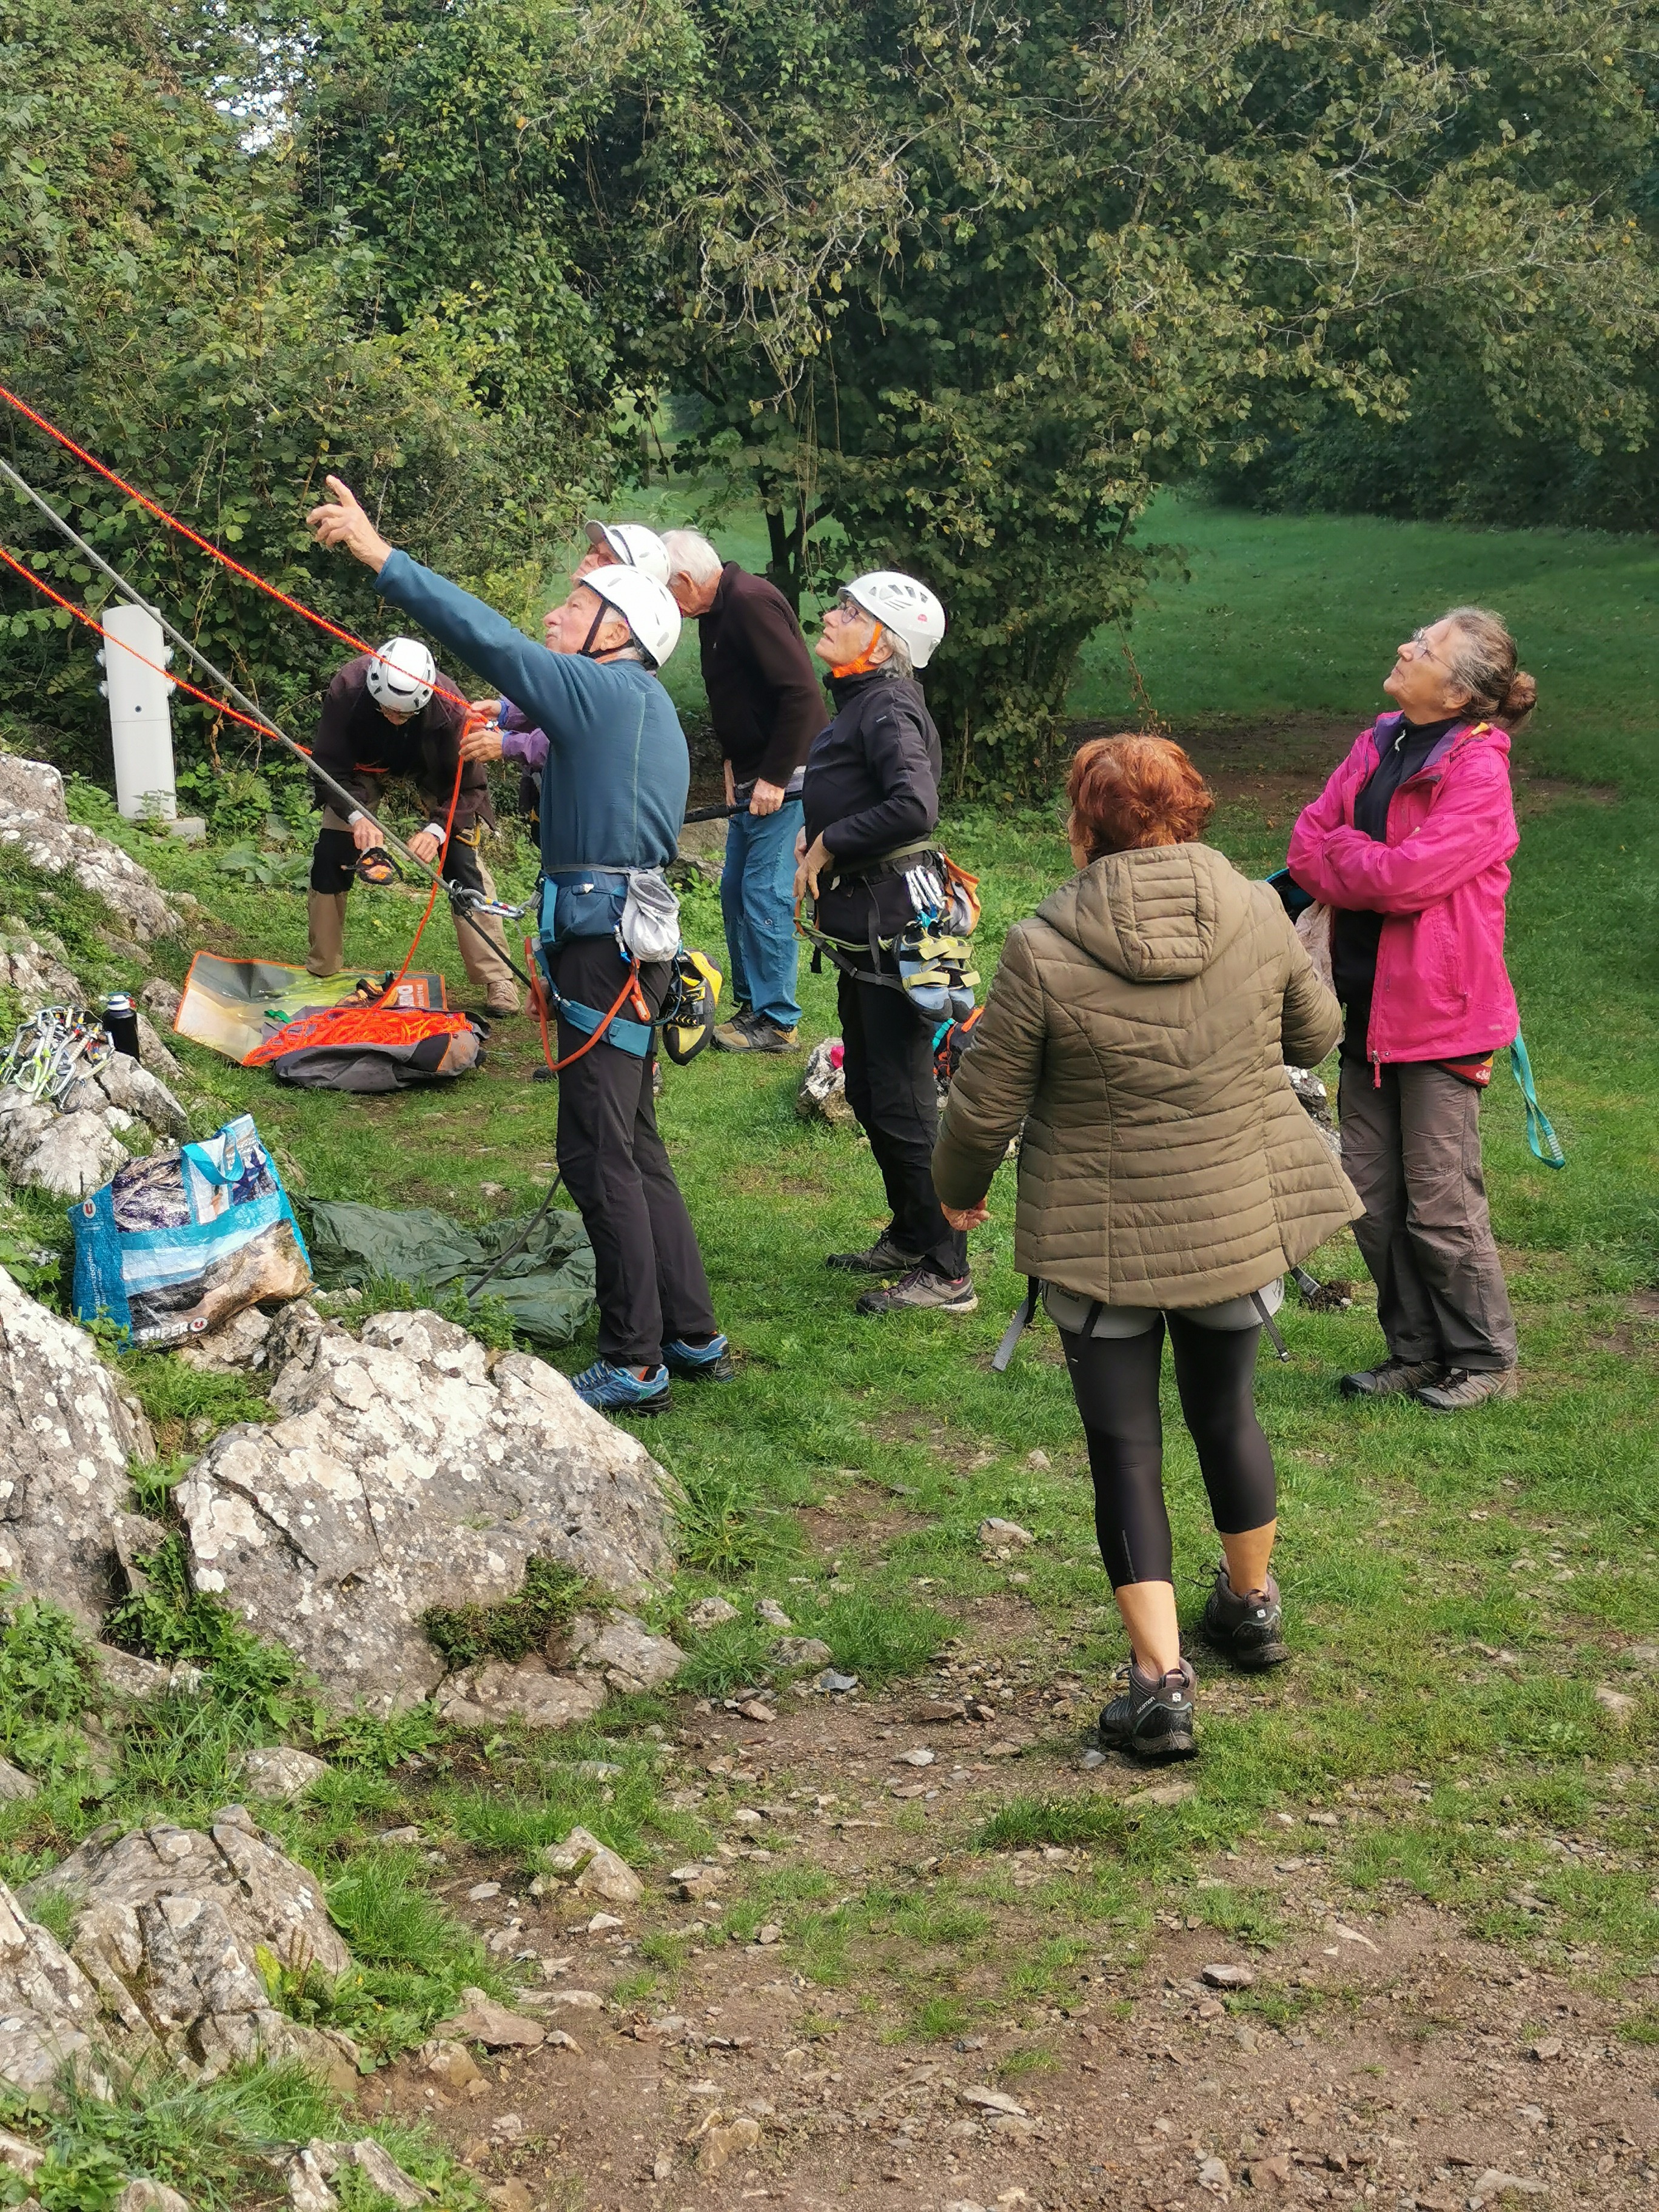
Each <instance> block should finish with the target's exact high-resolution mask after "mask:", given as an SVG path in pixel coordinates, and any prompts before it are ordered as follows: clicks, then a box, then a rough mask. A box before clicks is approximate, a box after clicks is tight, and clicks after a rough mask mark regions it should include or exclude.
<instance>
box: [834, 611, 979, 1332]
mask: <svg viewBox="0 0 1659 2212" xmlns="http://www.w3.org/2000/svg"><path fill="white" fill-rule="evenodd" d="M944 635H945V610H944V608H943V607H942V606H941V605H939V601H938V599H935V597H934V596H933V592H930V591H929V590H928V589H927V586H926V585H925V584H920V583H918V582H916V580H915V578H914V577H910V576H902V575H899V574H896V573H895V572H893V571H892V570H890V569H883V570H878V571H875V572H874V573H872V574H869V575H865V576H859V577H856V578H855V579H854V581H853V582H852V583H850V584H848V586H846V588H845V589H844V590H843V591H842V592H841V593H840V595H839V597H838V599H837V600H836V605H834V606H833V607H831V608H830V609H829V611H828V612H827V613H826V614H825V616H824V617H823V635H821V636H820V637H819V639H818V641H817V645H816V647H814V650H815V651H816V653H817V655H818V658H819V659H821V660H823V661H826V662H827V663H828V664H829V689H830V692H831V695H832V696H833V698H834V700H835V703H836V719H835V720H834V721H833V722H831V724H830V725H829V728H828V729H827V730H825V731H824V732H823V734H822V735H821V736H820V737H818V738H815V739H814V740H813V744H812V749H811V752H810V753H809V754H808V755H807V757H806V777H805V783H804V785H803V787H802V789H801V805H802V809H803V811H804V814H805V826H804V828H803V829H802V831H801V839H800V865H799V869H798V871H797V872H796V877H795V896H796V897H797V898H804V897H806V896H811V899H812V901H813V906H814V919H815V921H816V924H817V929H818V930H819V932H820V933H822V934H823V936H824V937H826V938H828V939H831V940H833V945H832V948H831V957H832V958H833V959H834V960H835V962H836V967H837V968H838V969H840V970H841V978H840V987H839V992H838V1005H839V1011H840V1015H841V1028H842V1042H843V1044H844V1046H845V1048H846V1060H845V1065H844V1071H843V1072H844V1073H845V1076H846V1082H847V1100H848V1104H849V1105H850V1106H851V1107H852V1109H853V1111H854V1114H855V1115H857V1116H858V1120H859V1124H860V1127H861V1128H862V1129H863V1130H864V1132H865V1133H866V1136H867V1137H868V1138H869V1139H870V1149H871V1151H872V1152H873V1153H874V1155H875V1158H876V1164H877V1165H878V1167H879V1168H880V1170H881V1173H882V1180H883V1182H884V1183H885V1185H886V1188H887V1203H888V1205H889V1206H890V1208H891V1211H892V1219H891V1221H890V1224H889V1225H888V1227H887V1228H886V1229H885V1230H884V1231H883V1232H882V1234H881V1235H880V1236H879V1237H877V1239H876V1241H875V1243H873V1244H872V1245H871V1246H870V1247H869V1249H867V1250H866V1251H862V1252H835V1253H831V1254H830V1255H829V1261H828V1262H827V1264H828V1265H829V1267H842V1268H847V1269H849V1270H851V1271H852V1272H854V1273H860V1274H868V1275H883V1276H890V1277H896V1278H897V1279H896V1281H891V1282H890V1283H888V1284H886V1285H884V1287H883V1288H881V1289H878V1290H871V1291H866V1293H865V1295H864V1296H863V1297H861V1298H860V1300H859V1302H858V1310H859V1311H860V1313H863V1314H886V1313H892V1312H895V1311H897V1310H901V1309H903V1308H908V1307H928V1308H934V1309H937V1310H941V1311H944V1312H946V1313H972V1312H973V1310H974V1309H975V1305H976V1304H978V1301H977V1299H976V1298H975V1296H974V1285H973V1279H972V1277H971V1276H970V1275H969V1272H968V1240H967V1238H966V1237H964V1236H963V1235H962V1234H960V1233H959V1232H958V1231H955V1230H953V1229H951V1227H950V1225H948V1223H947V1222H946V1221H945V1216H944V1215H943V1214H942V1213H941V1212H939V1199H938V1197H937V1195H936V1194H935V1193H934V1189H933V1167H932V1159H933V1139H934V1137H935V1135H936V1133H937V1130H938V1124H939V1100H938V1092H937V1090H936V1088H935V1085H934V1080H933V1023H932V1022H931V1021H930V1020H929V1019H928V1018H927V1016H926V1015H925V1014H923V1013H922V1012H921V1010H920V1009H919V1008H917V1007H916V1006H915V1005H913V1003H912V1001H911V1000H910V998H909V995H908V993H907V992H906V991H905V990H904V989H903V988H902V985H901V984H900V981H899V971H898V962H897V960H896V957H895V955H894V952H893V950H892V939H895V938H896V937H897V936H898V935H900V934H901V933H902V931H903V930H904V929H905V928H907V927H908V925H909V923H910V921H912V920H913V918H914V912H915V909H914V907H913V903H912V900H911V896H910V893H909V890H908V887H907V884H906V881H905V878H906V876H907V875H908V874H909V873H910V872H914V871H915V870H916V869H918V868H924V867H927V866H932V867H933V868H934V869H935V870H937V869H938V866H939V855H938V850H937V848H936V846H935V844H934V842H933V830H934V829H935V827H936V826H937V824H938V822H939V769H940V756H939V732H938V731H937V730H936V729H935V728H934V726H933V717H932V716H931V715H930V714H928V712H927V701H926V700H925V699H924V697H923V696H922V690H921V684H918V683H917V681H916V671H917V670H918V669H921V668H924V667H926V665H927V661H928V659H929V658H930V656H931V655H932V653H933V648H934V647H935V646H937V645H938V643H939V640H940V639H941V638H942V637H943V636H944ZM883 940H886V941H885V942H884V941H883ZM878 975H879V976H881V977H883V978H884V979H886V980H884V981H875V980H873V979H874V978H875V977H876V976H878Z"/></svg>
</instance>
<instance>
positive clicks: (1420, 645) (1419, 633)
mask: <svg viewBox="0 0 1659 2212" xmlns="http://www.w3.org/2000/svg"><path fill="white" fill-rule="evenodd" d="M1408 642H1409V643H1410V644H1411V645H1413V647H1415V648H1416V650H1417V652H1418V653H1420V654H1421V656H1422V658H1423V659H1425V660H1432V661H1433V662H1435V664H1436V665H1437V666H1438V667H1441V668H1443V667H1444V666H1445V665H1446V664H1445V662H1444V661H1443V660H1442V659H1441V658H1440V655H1439V654H1438V653H1437V652H1436V651H1435V649H1434V647H1432V646H1431V644H1430V643H1429V633H1428V632H1427V630H1425V629H1414V630H1413V632H1412V634H1411V637H1410V639H1409V641H1408Z"/></svg>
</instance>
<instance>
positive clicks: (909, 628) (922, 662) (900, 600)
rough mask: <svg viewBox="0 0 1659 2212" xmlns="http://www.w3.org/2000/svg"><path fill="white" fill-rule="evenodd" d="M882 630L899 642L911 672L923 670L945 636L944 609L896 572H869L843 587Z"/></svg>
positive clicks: (923, 587)
mask: <svg viewBox="0 0 1659 2212" xmlns="http://www.w3.org/2000/svg"><path fill="white" fill-rule="evenodd" d="M842 589H843V590H844V591H845V592H846V593H847V596H848V599H856V600H857V602H858V604H859V605H860V606H861V607H862V608H863V609H864V611H865V612H866V614H867V615H873V616H874V617H875V618H876V620H877V621H878V623H880V624H881V625H882V627H883V629H890V630H891V631H892V633H893V635H894V636H895V637H896V638H899V639H902V641H903V643H904V646H905V647H906V649H907V651H908V653H909V655H910V665H911V666H912V667H913V668H926V667H927V664H928V662H929V661H930V660H931V659H933V649H934V647H936V646H937V645H938V643H939V640H940V639H941V638H942V637H943V636H944V635H945V609H944V608H943V607H942V606H941V605H940V604H939V600H938V599H937V598H936V597H935V596H934V594H933V592H930V591H929V590H928V588H927V585H926V584H919V583H918V582H917V581H916V580H915V577H914V576H902V575H901V574H899V572H898V570H897V569H896V568H872V570H871V571H870V573H869V574H868V575H867V576H854V579H853V580H852V582H851V583H850V584H845V585H843V586H842Z"/></svg>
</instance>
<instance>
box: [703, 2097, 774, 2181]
mask: <svg viewBox="0 0 1659 2212" xmlns="http://www.w3.org/2000/svg"><path fill="white" fill-rule="evenodd" d="M760 2134H761V2131H760V2122H759V2121H758V2120H757V2119H754V2118H750V2115H749V2114H748V2113H747V2112H740V2113H739V2114H738V2117H737V2118H736V2119H735V2120H732V2121H729V2122H728V2123H727V2124H726V2126H725V2127H723V2128H722V2127H714V2128H710V2129H709V2130H708V2134H707V2135H706V2136H704V2137H703V2139H702V2142H701V2143H699V2144H698V2146H697V2164H698V2166H699V2167H700V2168H701V2169H702V2172H704V2173H718V2172H720V2168H721V2167H722V2166H725V2165H726V2164H727V2163H728V2161H729V2160H731V2159H732V2158H734V2157H735V2156H736V2155H737V2154H738V2152H739V2151H745V2150H753V2148H755V2145H756V2144H757V2142H759V2141H760Z"/></svg>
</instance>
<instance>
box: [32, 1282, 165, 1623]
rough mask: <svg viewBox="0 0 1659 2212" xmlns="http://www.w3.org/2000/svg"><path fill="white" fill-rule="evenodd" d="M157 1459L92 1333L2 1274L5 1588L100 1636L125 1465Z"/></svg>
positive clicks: (116, 1582)
mask: <svg viewBox="0 0 1659 2212" xmlns="http://www.w3.org/2000/svg"><path fill="white" fill-rule="evenodd" d="M134 1456H136V1457H137V1458H140V1459H150V1458H153V1457H154V1456H155V1440H154V1438H153V1437H152V1436H151V1434H150V1430H149V1422H148V1421H146V1420H145V1419H144V1417H143V1413H140V1412H139V1410H138V1408H137V1405H136V1404H135V1403H134V1402H133V1401H131V1399H130V1398H128V1397H127V1395H125V1393H124V1391H123V1390H122V1389H121V1386H120V1384H119V1383H118V1381H117V1378H116V1377H115V1376H114V1375H113V1374H112V1372H111V1370H109V1368H107V1367H106V1365H105V1364H104V1363H103V1361H102V1360H101V1359H100V1358H99V1357H98V1352H97V1349H96V1347H95V1346H94V1344H93V1341H92V1339H91V1338H90V1337H89V1336H88V1334H87V1333H86V1331H85V1330H84V1329H80V1328H76V1327H75V1325H74V1323H73V1322H66V1321H63V1320H60V1319H59V1318H58V1316H57V1315H56V1314H54V1313H48V1312H47V1310H46V1307H45V1306H43V1305H41V1304H40V1303H39V1302H38V1301H37V1300H36V1299H34V1298H32V1297H29V1296H28V1295H27V1292H26V1291H22V1290H20V1289H19V1287H18V1285H16V1284H15V1282H14V1281H13V1280H12V1279H11V1277H10V1276H9V1274H8V1273H6V1271H5V1269H4V1268H3V1267H0V1581H6V1582H13V1583H18V1584H20V1585H21V1588H22V1589H25V1590H26V1591H27V1592H29V1593H30V1594H31V1595H35V1596H40V1597H49V1598H51V1599H52V1600H53V1601H55V1602H56V1603H57V1604H58V1605H61V1606H63V1607H64V1608H65V1609H66V1610H67V1611H68V1612H70V1613H73V1614H74V1616H75V1618H76V1620H78V1621H79V1622H80V1623H81V1625H82V1626H83V1627H84V1628H87V1629H88V1630H91V1631H94V1632H95V1631H96V1629H97V1626H98V1624H99V1622H100V1620H102V1618H103V1616H104V1613H105V1612H106V1610H107V1608H108V1607H109V1605H110V1604H111V1602H112V1600H113V1599H114V1598H115V1597H117V1596H118V1595H119V1594H120V1590H121V1581H120V1577H119V1571H118V1565H117V1560H116V1538H117V1533H118V1529H119V1528H121V1527H122V1526H123V1525H124V1522H125V1512H126V1507H127V1502H128V1487H129V1485H128V1478H127V1462H128V1459H129V1458H130V1457H134Z"/></svg>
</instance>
